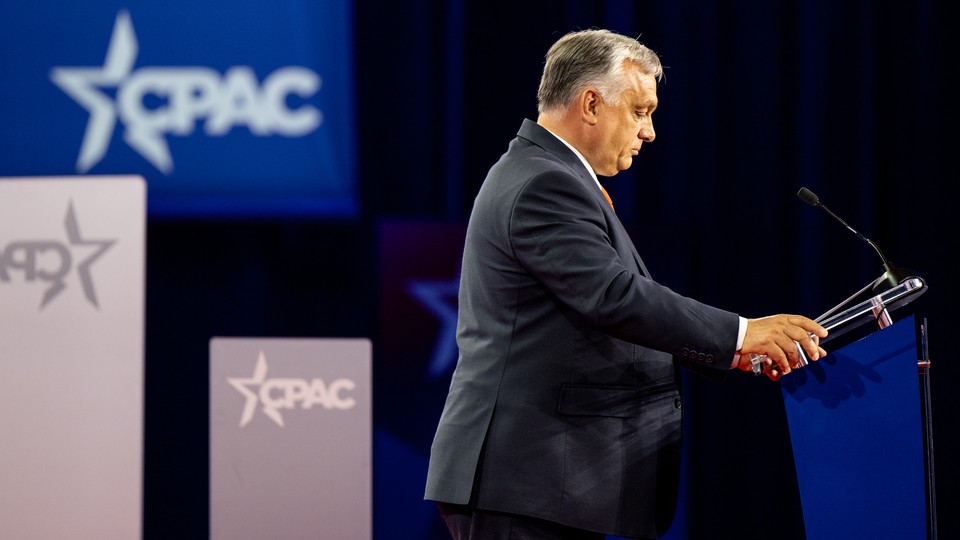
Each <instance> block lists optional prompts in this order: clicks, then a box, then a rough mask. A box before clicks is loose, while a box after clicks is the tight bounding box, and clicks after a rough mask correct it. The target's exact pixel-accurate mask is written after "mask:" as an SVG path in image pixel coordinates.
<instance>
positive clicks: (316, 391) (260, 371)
mask: <svg viewBox="0 0 960 540" xmlns="http://www.w3.org/2000/svg"><path fill="white" fill-rule="evenodd" d="M227 382H228V383H230V386H233V387H234V388H235V389H236V390H237V391H238V392H240V393H241V394H243V396H244V397H245V398H246V402H245V403H244V405H243V414H242V415H241V416H240V427H243V426H245V425H247V424H249V423H250V421H251V420H253V413H254V411H255V410H256V408H257V403H258V402H259V403H260V404H261V405H262V407H261V410H262V411H263V414H265V415H266V416H267V417H268V418H270V419H271V420H273V421H274V422H275V423H276V424H277V425H278V426H280V427H284V424H283V417H282V416H281V415H280V410H281V409H291V410H292V409H295V408H296V407H297V406H298V405H299V406H300V408H301V409H311V408H313V407H314V406H319V407H323V408H324V409H327V410H347V409H352V408H353V407H354V406H356V404H357V401H356V400H355V399H354V398H352V397H349V396H344V395H342V394H343V393H344V392H349V391H351V390H353V389H355V388H356V386H357V384H356V383H355V382H354V381H352V380H350V379H334V380H333V381H331V382H330V383H326V382H324V380H323V379H321V378H314V379H312V380H309V381H308V380H306V379H293V378H275V379H267V357H266V356H265V355H264V354H263V351H260V354H259V355H258V356H257V365H256V367H254V369H253V376H252V377H250V378H228V379H227Z"/></svg>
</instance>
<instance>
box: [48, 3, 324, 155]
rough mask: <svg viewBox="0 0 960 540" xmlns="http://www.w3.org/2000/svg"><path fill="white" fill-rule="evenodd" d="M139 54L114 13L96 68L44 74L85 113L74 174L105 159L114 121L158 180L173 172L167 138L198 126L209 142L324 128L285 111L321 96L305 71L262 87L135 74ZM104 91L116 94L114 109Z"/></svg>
mask: <svg viewBox="0 0 960 540" xmlns="http://www.w3.org/2000/svg"><path fill="white" fill-rule="evenodd" d="M137 54H138V44H137V37H136V35H135V34H134V30H133V23H132V22H131V19H130V14H129V13H128V12H127V11H120V12H119V13H118V14H117V19H116V22H115V24H114V27H113V35H112V36H111V38H110V45H109V47H108V49H107V55H106V60H105V61H104V63H103V66H102V67H55V68H53V69H52V70H51V72H50V79H51V80H52V81H53V82H54V83H55V84H56V85H57V86H59V87H60V88H61V89H62V90H63V91H64V92H65V93H66V94H67V95H69V96H70V97H71V98H73V99H74V100H75V101H76V102H77V103H78V104H80V105H81V106H82V107H83V108H85V109H86V110H87V111H88V112H89V113H90V119H89V121H88V123H87V128H86V131H85V133H84V137H83V142H82V144H81V146H80V155H79V157H78V158H77V165H76V166H77V172H79V173H85V172H87V171H89V170H90V169H91V168H92V167H93V166H95V165H96V164H97V163H99V162H100V161H101V160H102V159H103V157H104V156H105V155H106V153H107V149H108V146H109V144H110V139H111V137H112V135H113V130H114V127H115V126H116V123H117V120H118V119H119V121H120V122H121V123H122V124H123V126H124V132H123V139H124V141H125V142H126V143H127V144H129V145H130V146H131V147H132V148H133V149H134V150H136V151H137V152H138V153H139V154H140V155H141V156H143V157H144V158H145V159H146V160H147V161H149V162H150V163H151V164H152V165H153V166H154V167H156V168H157V169H159V170H160V171H161V172H163V173H164V174H170V172H172V170H173V158H172V157H171V155H170V149H169V148H168V146H167V141H166V139H165V136H166V135H168V134H169V135H179V136H187V135H190V134H192V133H193V131H194V129H195V126H196V125H197V123H198V122H199V121H202V122H203V130H204V133H205V134H206V135H209V136H212V137H218V136H223V135H226V134H227V133H228V132H230V130H231V129H232V128H234V127H237V126H245V127H247V128H248V129H249V130H250V132H251V133H252V134H253V135H256V136H268V135H282V136H287V137H298V136H304V135H307V134H309V133H311V132H313V131H314V130H316V129H317V128H318V127H319V126H320V124H321V123H322V122H323V114H322V112H321V111H320V110H318V109H317V108H316V107H314V106H312V105H309V104H307V103H301V104H300V105H299V106H297V107H295V108H290V106H289V105H288V103H289V102H290V101H294V100H297V99H299V100H301V101H303V100H306V99H308V98H310V97H312V96H313V95H315V94H316V93H317V91H319V89H320V84H321V80H320V76H319V75H318V74H317V73H315V72H314V71H312V70H310V69H307V68H305V67H300V66H286V67H281V68H279V69H277V70H275V71H274V72H273V73H271V74H269V75H268V76H267V77H266V78H265V79H264V80H263V83H262V84H260V83H258V81H257V78H256V75H255V74H254V72H253V69H252V68H250V67H249V66H234V67H232V68H230V69H228V70H227V71H226V72H225V73H224V74H223V76H221V75H220V74H219V73H218V72H216V71H215V70H213V69H210V68H206V67H190V66H184V67H143V68H139V69H137V70H136V71H133V66H134V64H135V63H136V59H137ZM104 88H115V89H116V98H115V101H114V100H111V98H110V96H109V95H108V94H107V93H105V92H104V91H103V89H104ZM291 98H292V99H291ZM148 102H151V103H153V102H157V103H159V105H156V106H148V105H147V103H148Z"/></svg>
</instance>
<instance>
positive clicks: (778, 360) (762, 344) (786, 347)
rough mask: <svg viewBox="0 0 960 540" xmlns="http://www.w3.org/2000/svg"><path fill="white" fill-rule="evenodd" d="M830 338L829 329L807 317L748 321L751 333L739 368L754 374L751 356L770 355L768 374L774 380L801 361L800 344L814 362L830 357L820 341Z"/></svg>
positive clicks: (741, 349)
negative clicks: (798, 346)
mask: <svg viewBox="0 0 960 540" xmlns="http://www.w3.org/2000/svg"><path fill="white" fill-rule="evenodd" d="M825 337H827V329H826V328H824V327H823V326H820V324H818V323H817V322H816V321H814V320H813V319H810V318H807V317H804V316H803V315H789V314H780V315H771V316H769V317H762V318H759V319H747V331H746V334H745V335H744V337H743V345H742V346H741V347H740V361H739V362H738V364H737V367H738V368H739V369H741V370H744V371H750V370H752V368H753V364H752V363H751V362H750V355H751V354H756V355H766V356H767V357H768V360H765V362H767V364H765V365H764V373H765V374H766V375H767V376H768V377H770V379H772V380H777V379H779V378H780V377H781V376H782V375H786V374H787V373H790V371H791V369H792V366H796V365H797V364H798V363H799V362H800V351H799V350H798V349H797V345H796V344H797V343H799V344H800V346H801V347H803V350H804V352H806V354H807V358H809V359H810V360H813V361H817V360H819V359H820V358H821V357H824V356H826V355H827V351H825V350H824V349H823V348H822V347H820V339H821V338H825Z"/></svg>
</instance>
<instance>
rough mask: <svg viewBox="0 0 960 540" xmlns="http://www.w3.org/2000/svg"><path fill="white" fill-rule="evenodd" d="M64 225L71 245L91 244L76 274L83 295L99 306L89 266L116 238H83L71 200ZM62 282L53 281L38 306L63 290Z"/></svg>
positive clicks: (43, 304) (111, 245)
mask: <svg viewBox="0 0 960 540" xmlns="http://www.w3.org/2000/svg"><path fill="white" fill-rule="evenodd" d="M64 225H65V226H66V228H67V240H68V241H69V242H70V245H71V246H92V247H93V251H92V252H91V253H90V255H88V256H87V258H86V259H84V260H83V262H81V263H80V264H78V265H77V274H78V275H79V276H80V286H81V287H82V288H83V295H84V296H85V297H86V298H87V300H88V301H89V302H90V303H91V304H93V305H94V307H97V308H99V307H100V304H99V303H98V302H97V291H96V289H95V288H94V286H93V276H92V275H91V274H90V267H91V266H93V263H94V262H95V261H96V260H97V259H99V258H100V257H101V256H102V255H103V254H104V253H105V252H106V251H107V250H108V249H110V248H111V247H113V244H114V243H116V240H84V239H83V238H81V235H80V224H79V223H78V222H77V214H76V212H74V210H73V201H71V202H70V205H69V206H68V207H67V217H66V219H65V220H64ZM63 288H64V284H63V282H62V281H60V282H55V283H54V284H53V285H51V287H50V288H49V289H47V292H46V293H44V295H43V303H42V304H41V305H40V308H41V309H43V306H45V305H46V304H47V303H48V302H50V301H51V300H53V298H54V297H55V296H56V295H57V294H59V293H60V291H61V290H63Z"/></svg>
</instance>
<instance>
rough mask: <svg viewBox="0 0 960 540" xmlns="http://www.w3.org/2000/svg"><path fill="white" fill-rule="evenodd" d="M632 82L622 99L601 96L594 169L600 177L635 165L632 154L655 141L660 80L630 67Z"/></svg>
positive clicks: (611, 174) (593, 162) (621, 95)
mask: <svg viewBox="0 0 960 540" xmlns="http://www.w3.org/2000/svg"><path fill="white" fill-rule="evenodd" d="M627 76H628V79H629V81H630V82H629V84H628V85H627V89H626V90H625V91H624V92H623V93H622V94H620V99H619V102H616V103H615V102H612V101H610V100H607V99H604V97H603V96H601V99H602V103H601V107H600V114H599V117H598V122H597V127H598V132H597V134H598V140H597V145H596V152H595V154H594V159H593V160H592V162H591V165H593V167H594V170H595V171H596V173H597V174H598V175H601V176H613V175H615V174H617V173H618V172H620V171H625V170H627V169H629V168H630V165H632V164H633V156H635V155H637V153H639V152H640V146H641V145H642V144H643V143H644V142H653V139H654V138H655V137H656V132H654V130H653V111H654V110H655V109H656V108H657V80H656V79H655V78H654V76H653V75H648V74H645V73H643V72H641V71H640V70H639V69H637V67H636V66H632V65H631V66H629V67H628V68H627Z"/></svg>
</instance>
